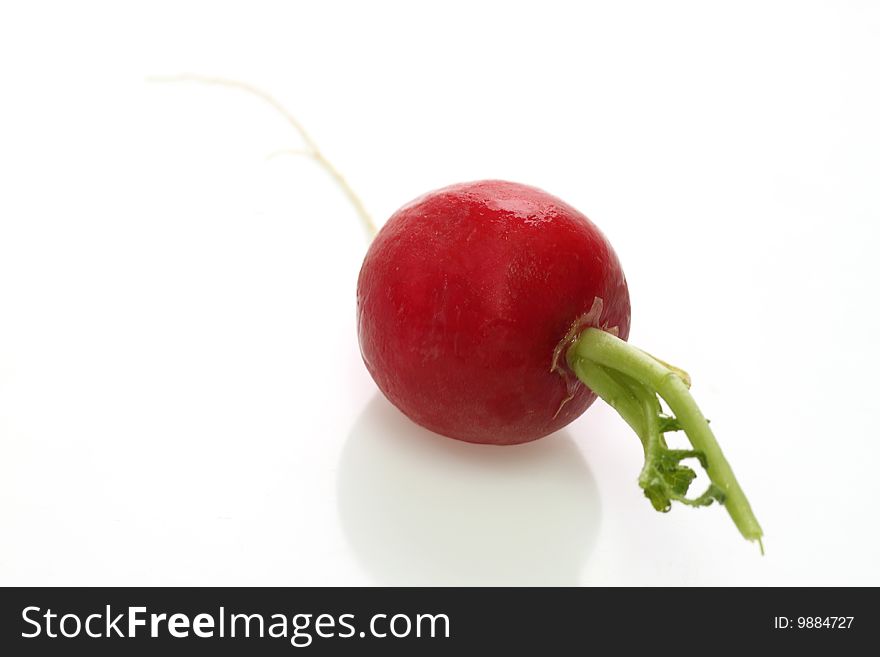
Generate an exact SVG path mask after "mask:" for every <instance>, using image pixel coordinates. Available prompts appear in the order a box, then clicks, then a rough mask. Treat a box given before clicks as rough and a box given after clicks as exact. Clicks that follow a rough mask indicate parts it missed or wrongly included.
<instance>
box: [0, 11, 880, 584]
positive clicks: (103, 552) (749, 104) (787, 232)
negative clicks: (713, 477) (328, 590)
mask: <svg viewBox="0 0 880 657" xmlns="http://www.w3.org/2000/svg"><path fill="white" fill-rule="evenodd" d="M125 7H127V8H124V7H123V5H122V3H116V4H115V6H114V5H113V4H110V3H108V4H107V5H94V4H90V3H63V4H62V3H58V4H57V5H46V4H44V3H17V6H10V5H7V4H4V6H3V9H2V10H0V73H2V90H0V94H2V103H0V528H2V529H0V531H2V538H0V583H2V584H4V585H12V584H95V585H97V584H115V585H135V584H212V585H220V584H258V585H259V584H265V585H276V584H277V585H282V584H283V585H306V584H312V585H325V584H326V585H337V584H358V585H359V584H414V583H421V584H483V583H500V584H522V583H525V584H531V583H546V584H588V585H589V584H613V585H625V584H651V585H653V584H671V585H678V584H697V585H703V584H706V585H710V584H728V585H739V584H758V585H781V584H797V585H808V584H820V585H826V584H827V585H830V584H845V585H858V584H873V585H878V584H880V565H878V564H880V561H878V559H877V555H878V554H880V530H878V519H880V513H878V508H880V507H878V504H880V503H878V483H877V482H878V479H877V463H878V461H880V430H878V421H877V407H878V404H877V394H878V380H880V379H878V368H880V349H878V346H877V334H878V330H880V321H878V319H880V313H878V310H877V293H876V285H877V283H878V280H880V265H878V258H877V247H878V237H880V229H878V220H880V199H878V192H877V182H878V180H880V159H878V153H880V128H878V125H880V122H878V118H877V117H878V116H880V95H878V79H880V73H878V68H880V66H878V64H880V40H878V39H877V34H878V33H880V5H878V4H877V3H871V2H836V3H831V2H828V3H816V2H724V3H719V2H712V3H707V2H688V3H680V2H675V3H657V2H643V3H631V2H622V3H610V2H603V3H583V2H570V3H557V2H534V3H529V4H520V3H513V2H498V3H488V2H450V1H446V2H443V3H433V4H428V3H402V2H401V3H388V2H369V3H355V2H351V3H343V2H299V3H293V2H291V3H263V2H247V3H244V2H242V3H238V4H235V5H232V4H226V3H216V2H204V3H195V2H188V3H181V2H174V3H168V4H165V3H155V2H153V3H143V5H142V6H141V8H140V9H133V8H132V7H133V5H129V4H127V3H126V5H125ZM181 72H191V73H202V74H210V75H222V76H227V77H231V78H236V79H240V80H245V81H248V82H251V83H253V84H256V85H258V86H260V87H262V88H264V89H266V90H268V91H270V92H272V93H273V94H275V95H276V96H277V97H278V98H279V99H280V100H281V101H282V102H283V103H284V104H285V105H286V106H288V107H289V108H290V109H291V111H292V112H293V113H294V114H295V115H297V116H298V117H299V118H300V120H301V121H302V122H303V123H304V124H305V125H306V126H307V127H308V128H309V130H310V131H311V132H312V133H313V136H314V137H315V139H316V140H317V141H318V142H319V144H320V145H321V147H322V148H323V150H324V151H325V153H326V154H327V156H328V157H329V158H330V159H331V160H332V161H333V162H334V163H335V164H336V165H337V166H338V167H339V168H340V169H341V170H343V171H344V172H345V173H346V175H347V176H348V177H349V179H350V181H351V183H352V185H353V186H354V187H355V188H356V189H357V190H358V191H359V192H360V194H361V195H362V197H363V199H364V201H365V203H366V205H367V207H368V208H369V209H370V210H371V212H372V213H373V214H374V216H375V217H376V218H377V219H378V220H379V221H380V222H381V221H383V220H384V219H385V218H386V217H387V216H388V215H389V214H390V213H391V212H393V211H394V210H395V209H396V208H397V207H398V206H400V205H401V204H403V203H404V202H406V201H408V200H409V199H411V198H412V197H414V196H417V195H418V194H421V193H423V192H425V191H427V190H429V189H433V188H436V187H439V186H443V185H446V184H450V183H453V182H458V181H464V180H471V179H478V178H487V177H493V178H506V179H511V180H516V181H521V182H526V183H530V184H533V185H537V186H540V187H543V188H545V189H547V190H548V191H550V192H552V193H554V194H556V195H558V196H561V197H562V198H564V199H566V200H567V201H568V202H570V203H572V204H573V205H575V206H576V207H578V208H580V209H581V210H582V211H584V212H585V213H586V214H587V215H589V216H590V217H591V218H592V219H593V220H594V221H595V222H596V223H597V224H598V225H599V226H600V227H601V228H602V230H603V231H604V232H605V233H606V234H607V236H608V237H609V238H610V239H611V241H612V243H613V244H614V245H615V248H616V249H617V252H618V254H619V256H620V258H621V260H622V262H623V265H624V268H625V270H626V272H627V277H628V279H629V282H630V289H631V293H632V301H633V330H632V335H631V341H632V342H633V343H634V344H637V345H639V346H641V347H643V348H645V349H647V350H649V351H650V352H652V353H655V354H657V355H659V356H661V357H663V358H664V359H667V360H669V361H670V362H674V363H676V364H679V365H681V366H683V367H685V368H686V369H688V370H689V371H690V372H691V374H692V376H693V377H694V381H695V384H694V388H693V391H694V394H695V395H696V397H697V398H698V400H699V401H700V402H701V404H702V405H703V407H704V410H705V412H706V414H707V415H708V416H709V417H711V418H712V421H713V425H712V426H713V427H714V428H715V431H716V433H717V435H718V437H719V440H720V441H721V442H722V445H723V446H724V448H725V451H726V453H727V455H728V457H729V459H730V461H731V463H732V464H733V466H734V469H735V470H736V472H737V473H738V476H739V479H740V481H741V483H742V485H743V487H744V488H745V490H746V491H747V493H748V495H749V497H750V498H751V501H752V503H753V506H754V508H755V511H756V513H757V515H758V517H759V519H760V520H761V522H762V524H763V526H764V528H765V531H766V548H767V555H766V557H764V558H761V557H760V556H759V554H758V550H757V548H756V547H755V546H754V545H752V544H749V543H747V542H745V541H743V540H742V539H741V538H740V537H739V536H738V534H737V532H736V530H735V529H734V527H733V525H732V523H731V522H730V520H729V518H728V517H727V516H726V514H725V513H724V512H723V510H721V509H718V508H711V509H700V510H690V509H683V508H675V509H674V510H673V511H672V512H671V513H669V514H667V515H661V514H658V513H655V512H654V511H653V510H652V509H651V507H650V505H649V504H648V502H647V500H645V499H644V498H643V496H642V494H641V491H640V490H639V488H638V486H637V485H636V477H637V474H638V471H639V468H640V467H641V454H640V451H641V448H640V445H639V443H638V440H637V439H636V438H635V437H634V436H633V435H631V433H630V432H629V430H628V429H627V427H626V426H625V425H624V423H623V422H622V421H621V420H619V419H618V418H617V417H616V416H615V415H614V413H613V412H612V411H611V410H609V409H608V408H607V407H604V405H602V404H596V405H595V406H594V407H593V408H591V409H590V410H589V411H588V412H587V413H586V414H585V415H584V416H583V417H581V418H580V419H579V420H578V421H576V422H575V423H573V424H572V425H570V426H569V427H568V428H567V429H566V430H564V431H563V432H561V433H560V434H558V435H555V436H552V437H549V438H547V439H544V440H542V441H539V442H537V443H534V444H530V445H526V446H522V447H516V448H503V449H493V448H484V447H476V446H471V445H464V444H460V443H455V442H454V441H449V440H445V439H441V438H438V437H435V436H433V435H430V434H428V433H427V432H424V431H422V430H420V429H419V428H417V427H415V426H414V425H412V424H411V423H409V422H408V421H407V420H405V419H404V418H402V417H401V416H400V414H399V413H398V412H397V411H396V410H394V409H393V408H391V407H390V406H389V405H388V404H387V403H386V402H385V401H384V400H383V399H382V398H381V397H380V396H379V395H378V393H377V390H376V388H375V386H374V384H373V383H372V381H371V380H370V378H369V375H368V374H367V372H366V370H365V369H364V367H363V365H362V363H361V361H360V357H359V353H358V346H357V340H356V334H355V326H354V305H355V280H356V276H357V272H358V268H359V266H360V261H361V259H362V257H363V254H364V252H365V249H366V240H365V237H364V234H363V231H362V230H361V229H360V227H359V225H358V220H357V217H356V215H355V214H354V212H353V211H352V209H351V206H350V205H348V204H347V202H346V200H345V198H344V197H343V196H342V195H341V194H340V193H339V191H338V189H337V188H336V187H334V185H333V183H332V181H331V180H330V179H329V178H328V176H327V175H326V173H324V172H323V171H322V170H320V169H318V168H317V167H316V166H315V165H314V163H312V162H310V161H308V160H306V159H303V158H297V157H287V158H283V157H282V158H276V159H272V160H269V161H267V160H266V159H265V156H266V155H267V154H269V153H271V152H272V151H274V150H276V149H280V148H290V147H295V146H297V145H298V140H297V136H296V134H295V133H294V132H293V131H292V130H291V129H290V128H289V126H287V125H286V124H285V123H284V122H283V120H281V119H280V118H279V117H278V115H276V114H275V113H273V111H272V110H271V109H270V108H268V107H267V106H266V105H265V104H263V103H261V102H260V101H259V100H257V99H255V98H253V97H250V96H248V95H246V94H243V93H241V92H236V91H232V90H228V89H218V88H214V87H206V86H199V85H196V84H181V83H178V84H148V83H146V82H145V80H144V77H145V76H146V75H149V74H174V73H181Z"/></svg>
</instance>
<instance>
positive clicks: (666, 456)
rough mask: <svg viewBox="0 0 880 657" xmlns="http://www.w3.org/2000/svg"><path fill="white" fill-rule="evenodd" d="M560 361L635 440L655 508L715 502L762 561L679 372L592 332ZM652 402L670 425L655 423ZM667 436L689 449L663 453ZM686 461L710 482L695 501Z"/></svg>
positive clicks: (744, 506)
mask: <svg viewBox="0 0 880 657" xmlns="http://www.w3.org/2000/svg"><path fill="white" fill-rule="evenodd" d="M567 358H568V363H569V366H570V367H571V369H572V370H574V373H575V375H576V376H577V377H578V379H580V380H581V381H582V382H583V383H584V385H586V386H587V387H588V388H590V389H591V390H592V391H593V392H595V393H596V394H597V395H598V396H599V397H601V398H602V399H604V400H605V401H606V402H607V403H608V404H609V405H610V406H611V407H612V408H614V409H615V410H616V411H617V412H618V413H619V414H620V415H621V417H623V419H624V420H625V421H626V423H627V424H629V425H630V427H632V429H633V430H634V431H635V432H636V434H638V436H639V438H640V439H641V441H642V446H643V448H644V452H645V467H644V468H643V469H642V472H641V474H640V475H639V485H640V486H641V487H642V488H643V489H644V491H645V495H646V496H647V497H648V499H650V500H651V503H652V504H653V506H654V508H656V509H658V510H659V511H668V510H669V507H670V505H671V502H673V501H677V502H682V503H685V504H689V505H691V506H706V505H709V504H711V503H712V502H713V501H717V502H719V503H720V504H722V505H724V507H725V508H726V509H727V512H728V513H729V514H730V517H731V518H732V519H733V522H734V524H735V525H736V527H737V529H739V531H740V533H741V534H742V535H743V537H745V538H746V539H748V540H750V541H757V542H758V545H759V547H760V548H761V553H762V554H763V553H764V546H763V544H762V542H761V537H762V536H763V532H762V531H761V526H760V525H759V524H758V520H757V518H755V514H754V513H753V512H752V508H751V506H750V505H749V501H748V499H746V496H745V493H743V490H742V488H741V487H740V485H739V482H737V480H736V477H735V476H734V474H733V470H732V469H731V468H730V464H729V463H728V462H727V459H726V458H724V454H723V453H722V451H721V447H720V446H719V445H718V441H717V440H716V439H715V435H714V434H713V433H712V429H711V428H710V427H709V422H708V421H707V420H706V418H705V417H704V416H703V413H702V412H701V411H700V408H699V407H698V406H697V403H696V402H695V401H694V398H693V397H692V396H691V394H690V392H689V391H688V383H689V382H688V381H687V380H686V379H685V376H686V375H683V373H682V372H681V370H678V369H677V368H674V367H672V366H670V365H667V364H666V363H664V362H662V361H660V360H658V359H656V358H654V357H653V356H651V355H649V354H647V353H645V352H644V351H642V350H640V349H638V348H636V347H633V346H631V345H629V344H627V343H626V342H624V341H623V340H621V339H620V338H617V337H615V336H614V335H611V334H610V333H607V332H605V331H602V330H600V329H596V328H588V329H586V330H584V331H583V332H582V333H581V334H580V336H579V337H578V338H577V340H576V341H575V342H574V344H573V345H572V346H571V347H570V348H569V350H568V354H567ZM658 395H659V397H660V398H662V399H663V400H664V401H665V402H666V404H667V405H668V406H669V408H670V410H671V411H672V413H673V415H674V418H665V417H663V416H662V415H661V410H662V409H661V406H660V402H659V399H658ZM670 429H681V430H683V431H684V432H685V434H686V435H687V437H688V439H689V440H690V442H691V445H693V447H694V449H693V450H673V449H669V447H667V445H666V441H665V439H664V438H663V433H662V430H670ZM685 458H697V459H698V460H699V461H700V463H701V465H702V466H703V467H704V468H705V470H706V474H707V475H708V476H709V480H710V481H711V485H710V486H709V488H708V489H707V490H706V492H705V493H703V494H702V495H700V496H698V497H696V498H689V497H686V496H685V494H686V492H687V489H688V487H689V485H690V483H691V482H692V481H693V479H694V478H695V477H696V474H695V473H694V472H693V470H691V469H690V468H688V467H687V466H683V465H681V461H682V460H683V459H685Z"/></svg>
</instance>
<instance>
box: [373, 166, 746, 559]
mask: <svg viewBox="0 0 880 657" xmlns="http://www.w3.org/2000/svg"><path fill="white" fill-rule="evenodd" d="M357 318H358V337H359V339H360V347H361V353H362V355H363V359H364V363H365V364H366V366H367V369H368V370H369V372H370V374H371V375H372V377H373V379H374V380H375V381H376V384H377V385H378V386H379V389H380V390H381V391H382V392H383V393H384V394H385V396H386V397H387V398H388V399H389V400H390V401H391V403H393V404H394V405H395V406H397V408H399V409H400V410H401V411H403V413H405V414H406V415H407V416H408V417H410V418H411V419H412V420H413V421H414V422H416V423H418V424H420V425H422V426H423V427H425V428H427V429H430V430H432V431H435V432H436V433H439V434H442V435H444V436H448V437H450V438H455V439H458V440H464V441H468V442H473V443H483V444H492V445H512V444H517V443H524V442H528V441H531V440H536V439H538V438H541V437H543V436H546V435H547V434H550V433H552V432H554V431H556V430H558V429H561V428H562V427H564V426H565V425H567V424H568V423H569V422H571V421H572V420H574V419H575V418H577V417H578V416H580V415H581V414H582V413H583V412H584V411H585V410H586V409H587V408H588V407H589V406H590V404H592V403H593V401H594V400H595V399H596V396H597V395H598V396H600V397H602V398H603V399H604V400H605V401H607V402H608V403H609V404H611V406H612V407H614V408H615V410H617V411H618V412H619V413H620V415H621V416H623V418H624V420H626V422H627V423H628V424H629V425H630V426H631V427H632V428H633V430H634V431H635V432H636V434H637V435H638V436H639V437H640V438H641V440H642V445H643V447H644V452H645V466H644V468H643V470H642V473H641V475H640V476H639V485H640V486H641V487H642V488H643V489H644V492H645V495H646V496H647V497H648V498H649V499H650V501H651V503H652V504H653V506H654V508H656V509H658V510H660V511H667V510H669V508H670V506H671V503H672V502H673V501H678V502H683V503H685V504H690V505H693V506H704V505H708V504H711V503H712V502H713V501H717V502H720V503H722V504H724V505H725V506H726V508H727V510H728V511H729V512H730V515H731V517H732V518H733V520H734V522H735V523H736V526H737V527H738V528H739V530H740V532H741V533H742V534H743V536H744V537H746V538H747V539H750V540H758V541H760V538H761V528H760V526H759V525H758V522H757V520H756V519H755V517H754V514H753V513H752V511H751V508H750V506H749V503H748V500H747V499H746V497H745V495H744V494H743V492H742V489H741V488H740V486H739V484H738V483H737V481H736V478H735V477H734V475H733V472H732V470H731V469H730V466H729V465H728V463H727V461H726V459H725V458H724V455H723V454H722V453H721V450H720V448H719V447H718V443H717V442H716V441H715V438H714V436H713V435H712V431H711V429H710V428H709V425H708V423H707V421H706V420H705V418H704V417H703V415H702V413H701V412H700V409H699V408H698V407H697V405H696V404H695V403H694V401H693V398H692V397H691V396H690V394H689V392H688V387H689V383H690V382H689V379H688V377H687V375H686V374H685V373H684V372H682V371H681V370H679V369H677V368H674V367H671V366H669V365H668V364H666V363H664V362H662V361H660V360H657V359H656V358H654V357H652V356H650V355H648V354H646V353H645V352H643V351H640V350H639V349H637V348H635V347H632V346H629V345H628V344H627V343H626V342H625V341H626V339H627V337H628V336H629V326H630V303H629V292H628V290H627V285H626V278H625V277H624V275H623V270H622V269H621V267H620V262H619V261H618V259H617V256H616V254H615V253H614V250H613V249H612V248H611V245H610V244H609V243H608V241H607V240H606V239H605V237H604V236H603V235H602V233H601V232H599V229H598V228H596V226H595V225H593V224H592V223H591V222H590V220H589V219H587V218H586V217H585V216H584V215H583V214H581V213H580V212H578V211H577V210H575V209H574V208H573V207H571V206H570V205H568V204H567V203H565V202H564V201H561V200H560V199H558V198H556V197H554V196H551V195H550V194H548V193H546V192H543V191H541V190H539V189H536V188H534V187H528V186H526V185H520V184H516V183H511V182H504V181H497V180H486V181H479V182H472V183H464V184H459V185H452V186H450V187H445V188H443V189H440V190H437V191H434V192H430V193H428V194H425V195H424V196H421V197H420V198H418V199H416V200H414V201H412V202H411V203H408V204H407V205H404V206H403V207H402V208H401V209H400V210H398V211H397V212H396V213H394V215H392V216H391V218H390V219H389V220H388V222H387V223H386V224H385V225H384V226H383V227H382V230H380V231H379V233H378V235H376V238H375V239H374V240H373V242H372V244H371V245H370V248H369V250H368V252H367V255H366V258H365V259H364V263H363V266H362V268H361V271H360V276H359V277H358V286H357ZM658 395H659V397H661V398H663V399H664V400H665V401H666V403H667V404H668V405H669V407H670V409H671V410H672V412H673V413H674V416H671V417H669V416H665V415H663V414H662V412H661V405H660V402H659V400H658ZM677 429H683V430H684V431H685V432H686V434H687V436H688V437H689V438H690V440H691V443H692V444H693V447H694V449H693V450H674V449H670V448H669V447H668V446H667V444H666V442H665V439H664V437H663V433H664V432H665V431H670V430H677ZM685 458H696V459H698V460H699V462H700V463H701V464H702V465H703V466H704V467H705V468H706V471H707V473H708V475H709V478H710V481H711V484H710V486H709V488H708V489H707V490H706V491H705V492H704V493H703V494H702V495H699V496H698V497H687V496H686V494H687V491H688V488H689V487H690V484H691V482H692V481H693V480H694V478H695V477H696V474H695V473H694V471H693V470H692V469H690V468H689V467H687V466H685V465H682V463H681V461H682V460H683V459H685Z"/></svg>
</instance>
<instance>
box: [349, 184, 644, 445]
mask: <svg viewBox="0 0 880 657" xmlns="http://www.w3.org/2000/svg"><path fill="white" fill-rule="evenodd" d="M596 297H599V298H601V299H602V301H603V302H604V303H603V311H602V314H601V316H600V318H599V321H598V322H590V324H592V325H601V326H602V327H605V328H609V329H613V328H614V327H616V328H617V331H618V335H619V336H620V337H621V338H623V339H626V338H627V336H628V335H629V324H630V305H629V293H628V291H627V286H626V280H625V278H624V275H623V271H622V270H621V267H620V263H619V261H618V259H617V256H616V255H615V253H614V251H613V250H612V248H611V245H610V244H609V243H608V241H607V240H606V239H605V237H604V236H603V235H602V234H601V233H600V232H599V230H598V229H597V228H596V226H594V225H593V224H592V223H591V222H590V221H589V220H588V219H587V218H586V217H585V216H584V215H583V214H581V213H580V212H578V211H577V210H575V209H574V208H573V207H571V206H570V205H568V204H566V203H564V202H563V201H561V200H560V199H558V198H556V197H554V196H551V195H550V194H547V193H546V192H544V191H541V190H539V189H536V188H534V187H529V186H526V185H519V184H516V183H510V182H503V181H494V180H490V181H480V182H472V183H464V184H460V185H452V186H451V187H446V188H444V189H440V190H437V191H434V192H430V193H428V194H426V195H424V196H422V197H420V198H418V199H416V200H415V201H412V202H411V203H409V204H407V205H405V206H404V207H402V208H401V209H400V210H398V211H397V212H396V213H394V215H393V216H392V217H391V218H390V219H389V220H388V222H387V223H386V224H385V226H384V227H383V228H382V230H381V231H380V232H379V234H378V235H377V237H376V239H375V240H374V241H373V243H372V245H371V246H370V249H369V251H368V253H367V256H366V258H365V260H364V264H363V267H362V268H361V272H360V276H359V278H358V291H357V302H358V336H359V339H360V346H361V353H362V355H363V358H364V362H365V363H366V365H367V369H368V370H369V371H370V374H371V375H372V376H373V378H374V379H375V381H376V383H377V385H378V386H379V388H380V389H381V390H382V392H383V393H384V394H385V396H386V397H387V398H388V399H389V400H390V401H391V402H392V403H393V404H394V405H395V406H397V407H398V408H399V409H400V410H401V411H403V412H404V413H405V414H406V415H407V416H409V417H410V418H411V419H412V420H413V421H415V422H417V423H418V424H420V425H422V426H424V427H426V428H428V429H431V430H432V431H435V432H437V433H440V434H443V435H445V436H449V437H451V438H457V439H459V440H465V441H469V442H476V443H489V444H515V443H522V442H527V441H530V440H535V439H537V438H540V437H542V436H545V435H547V434H549V433H552V432H553V431H556V430H557V429H560V428H562V427H564V426H565V425H566V424H568V423H569V422H571V421H572V420H574V419H575V418H577V417H578V416H579V415H580V414H581V413H583V412H584V411H585V410H586V409H587V407H588V406H589V405H590V404H591V403H592V402H593V400H594V399H595V395H594V394H593V393H592V392H591V391H590V390H588V389H586V388H585V387H584V386H583V384H581V383H580V382H577V381H576V379H573V376H572V377H563V376H562V375H561V374H560V373H559V372H551V362H552V358H553V350H554V348H555V347H556V346H557V344H559V342H560V340H562V338H563V337H564V336H565V334H566V332H567V331H568V330H569V329H570V328H571V327H572V325H573V323H575V322H576V321H577V320H578V318H580V317H582V316H583V315H584V314H585V313H587V312H588V311H589V310H590V308H591V306H592V305H593V303H594V299H595V298H596ZM563 360H564V359H563ZM563 367H565V365H564V363H563ZM567 380H569V382H570V383H569V384H568V385H567V383H566V381H567ZM569 386H573V387H569ZM572 392H573V394H574V396H573V397H572V398H571V399H570V400H569V401H567V402H565V403H563V402H564V401H565V400H566V398H567V397H569V396H570V393H572Z"/></svg>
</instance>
